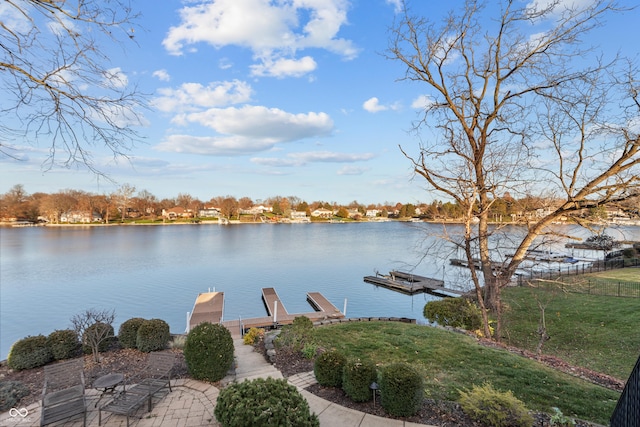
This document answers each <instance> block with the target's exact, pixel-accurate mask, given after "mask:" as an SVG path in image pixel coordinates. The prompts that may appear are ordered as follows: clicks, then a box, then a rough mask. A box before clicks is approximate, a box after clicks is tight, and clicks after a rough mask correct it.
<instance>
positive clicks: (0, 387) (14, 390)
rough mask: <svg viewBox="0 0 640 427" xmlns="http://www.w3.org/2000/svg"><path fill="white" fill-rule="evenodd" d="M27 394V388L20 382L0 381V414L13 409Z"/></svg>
mask: <svg viewBox="0 0 640 427" xmlns="http://www.w3.org/2000/svg"><path fill="white" fill-rule="evenodd" d="M28 394H29V388H28V387H27V386H26V385H24V384H23V383H21V382H20V381H13V380H7V381H0V412H4V411H8V410H9V409H11V408H14V407H15V406H16V404H17V403H18V402H20V399H22V398H23V397H25V396H26V395H28Z"/></svg>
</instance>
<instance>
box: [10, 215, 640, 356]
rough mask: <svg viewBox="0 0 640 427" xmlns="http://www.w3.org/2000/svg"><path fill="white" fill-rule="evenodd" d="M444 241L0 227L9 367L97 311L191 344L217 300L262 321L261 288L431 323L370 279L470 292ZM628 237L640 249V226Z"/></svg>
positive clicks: (404, 235)
mask: <svg viewBox="0 0 640 427" xmlns="http://www.w3.org/2000/svg"><path fill="white" fill-rule="evenodd" d="M454 229H455V226H454ZM441 232H442V226H440V225H436V224H425V223H399V222H384V223H348V224H255V225H253V224H243V225H231V226H220V225H217V224H212V225H204V224H203V225H175V226H113V227H82V226H78V227H27V228H6V227H5V228H0V360H2V359H5V358H6V356H7V354H8V352H9V349H10V347H11V345H12V343H13V342H15V341H16V340H18V339H20V338H23V337H25V336H28V335H38V334H43V335H48V334H49V333H51V332H52V331H54V330H56V329H65V328H68V327H70V318H71V317H72V316H73V315H75V314H78V313H81V312H83V311H84V310H86V309H90V308H96V309H109V310H110V309H114V310H115V313H116V322H115V324H114V327H115V329H116V331H117V330H118V327H119V325H120V323H122V322H124V321H125V320H127V319H129V318H132V317H144V318H148V319H150V318H160V319H163V320H165V321H166V322H167V323H169V325H170V328H171V332H174V333H181V332H183V331H184V330H185V326H186V313H187V312H188V311H190V310H191V309H192V308H193V303H194V301H195V298H196V296H197V295H198V293H199V292H205V291H207V290H209V289H211V290H214V289H215V290H216V291H224V293H225V308H224V319H225V320H230V319H237V318H238V317H240V316H241V317H242V318H247V317H257V316H264V315H265V308H264V305H263V302H262V298H261V292H260V289H261V288H263V287H274V288H275V289H276V290H277V291H278V293H279V295H280V297H281V299H282V301H283V304H284V305H285V307H286V308H287V310H288V311H289V313H304V312H309V311H311V308H310V306H309V305H308V303H307V302H306V293H307V292H311V291H319V292H321V293H322V294H323V295H324V296H325V297H327V298H328V299H329V300H330V301H331V302H332V303H333V304H334V305H336V306H337V307H338V308H339V309H341V310H342V309H343V308H344V304H345V299H346V301H347V316H349V317H358V316H395V317H411V318H416V319H418V320H419V321H422V320H423V317H422V309H423V307H424V304H425V303H426V302H427V301H429V300H431V299H434V297H432V296H429V295H427V294H419V295H414V296H408V295H404V294H400V293H396V292H393V291H390V290H387V289H382V288H377V287H375V286H373V285H370V284H367V283H364V282H363V277H364V276H367V275H373V274H374V271H375V270H379V271H380V272H381V273H387V272H388V271H389V270H392V269H400V270H411V269H413V271H414V273H416V274H420V275H424V276H428V277H434V278H438V279H444V280H445V281H446V285H447V286H449V287H457V288H465V287H466V286H468V283H469V280H468V277H467V275H466V271H465V270H463V269H459V268H457V267H451V266H449V265H448V261H447V258H448V257H451V256H452V253H451V251H450V250H447V249H446V248H441V247H440V248H438V247H435V246H433V244H432V243H433V241H434V240H435V238H434V237H429V235H430V234H436V233H441ZM610 234H612V233H610ZM624 238H627V239H634V238H635V240H640V227H630V228H628V230H625V231H624ZM425 253H426V254H427V255H426V256H425Z"/></svg>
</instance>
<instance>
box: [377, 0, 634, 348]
mask: <svg viewBox="0 0 640 427" xmlns="http://www.w3.org/2000/svg"><path fill="white" fill-rule="evenodd" d="M563 4H564V2H560V1H554V2H550V3H548V4H547V5H546V6H539V3H535V2H532V3H531V4H529V5H524V3H521V2H518V1H515V0H504V1H501V2H499V3H498V4H497V5H496V4H495V3H493V2H486V3H481V2H478V1H474V0H467V1H466V2H465V6H464V8H463V9H462V10H461V11H460V12H459V13H456V12H451V13H450V14H449V15H448V16H447V17H446V18H445V19H444V20H443V22H442V23H440V24H437V23H434V22H430V21H428V20H427V19H424V18H421V17H416V16H413V15H412V13H411V11H410V9H409V7H408V6H407V4H406V3H405V8H404V14H403V15H402V18H401V20H400V22H398V24H397V25H396V26H395V27H394V28H393V30H392V31H393V32H392V38H391V40H390V45H389V50H388V57H389V58H390V59H393V60H397V61H400V62H401V63H402V64H403V65H404V66H405V67H406V74H405V76H404V77H403V80H409V81H414V82H418V83H420V84H423V88H424V91H425V93H426V95H427V96H426V97H425V98H424V114H423V115H422V116H421V117H420V120H419V121H418V122H417V123H415V125H414V130H415V131H416V132H417V133H418V134H420V135H422V134H423V131H427V132H428V137H425V138H423V140H422V142H421V143H420V146H419V151H418V153H417V154H410V153H409V151H408V150H406V149H404V148H402V147H400V149H401V150H402V152H403V154H404V155H405V156H406V157H407V158H408V159H409V160H410V162H411V163H412V165H413V169H414V172H415V173H416V175H417V176H419V177H421V178H423V179H424V180H425V181H426V183H427V186H428V188H429V189H431V190H434V191H435V192H436V193H438V194H439V195H441V196H444V197H445V198H446V199H449V200H454V201H455V202H456V204H457V205H458V206H459V207H460V208H461V209H462V210H463V218H464V232H463V233H462V235H461V236H458V237H455V238H452V241H453V243H454V244H456V245H458V246H459V247H460V248H461V249H462V250H463V251H464V253H465V255H466V257H467V260H468V265H469V266H470V269H469V271H470V274H471V279H472V281H473V283H474V285H475V289H476V295H477V297H478V300H479V303H480V305H481V308H483V309H484V310H483V313H484V329H485V331H484V332H485V335H486V336H489V333H490V329H489V318H488V315H487V310H486V309H491V310H493V312H494V314H495V315H496V317H497V326H496V329H495V338H496V339H500V336H501V296H500V291H501V289H502V288H503V287H504V286H506V285H507V284H508V283H509V282H510V279H511V277H512V276H513V274H514V272H515V270H516V268H517V267H518V266H519V265H520V263H521V262H522V260H523V259H524V258H525V256H526V252H527V250H528V249H530V248H531V247H532V245H534V244H537V242H540V241H541V240H544V239H543V238H545V237H550V236H551V235H552V234H553V233H552V231H551V230H550V228H549V226H550V225H551V224H552V222H553V221H554V220H557V219H558V218H560V217H562V216H565V215H567V214H570V213H572V212H575V211H578V210H581V209H585V208H590V207H594V206H600V205H606V204H609V203H613V202H619V201H624V200H626V199H628V198H630V197H633V196H634V195H637V194H638V193H639V192H640V190H639V187H640V177H639V165H640V155H639V149H640V138H639V136H638V133H637V127H635V128H634V126H633V123H634V120H636V121H637V118H638V115H639V113H640V104H639V103H638V92H639V86H640V85H639V83H638V80H637V79H636V76H637V75H638V74H637V70H636V69H635V68H634V66H633V65H632V64H629V66H628V67H627V68H626V69H625V70H623V69H622V68H620V66H622V65H623V61H622V60H621V59H619V58H615V59H613V60H612V61H611V62H609V63H604V62H602V60H601V58H600V57H597V56H594V55H595V53H594V52H592V51H591V50H590V49H588V48H585V47H584V46H583V45H582V44H581V41H580V38H581V36H583V35H585V34H586V33H588V32H590V31H591V30H593V29H594V28H596V27H598V26H599V25H601V23H602V20H603V19H604V18H605V17H606V16H607V15H608V14H610V13H612V12H621V11H622V9H621V8H619V7H618V6H617V4H616V3H615V2H613V1H610V0H595V1H593V2H589V4H588V5H586V6H585V5H582V4H580V5H578V4H577V3H576V5H574V6H571V7H565V6H563ZM538 26H539V27H540V29H539V28H538ZM591 57H593V60H591V61H590V58H591ZM582 64H586V65H584V66H582ZM626 64H628V63H626ZM626 64H625V65H626ZM622 71H625V72H622ZM621 105H622V108H621V107H620V106H621ZM634 129H635V130H634ZM427 132H424V134H426V133H427ZM507 192H509V193H510V194H511V195H512V196H517V195H525V194H526V195H536V194H541V195H542V194H544V195H545V198H546V197H547V196H549V195H551V196H552V198H553V199H555V200H559V203H557V204H556V205H554V207H553V208H552V209H551V210H550V211H549V212H547V213H545V214H543V215H542V216H540V217H532V218H527V217H522V218H521V219H520V220H522V221H523V222H526V223H525V224H524V225H525V226H524V227H523V228H522V230H523V231H522V235H521V236H518V237H517V240H513V241H511V242H509V246H510V251H514V252H512V253H513V256H512V257H503V259H502V260H501V261H503V263H502V266H501V267H499V268H496V264H495V263H494V262H492V261H493V260H492V259H491V256H492V255H493V256H495V254H496V253H497V254H501V251H502V250H503V249H504V247H501V245H504V244H505V243H504V242H502V241H500V240H499V239H498V238H497V236H499V235H500V234H499V233H501V231H502V230H501V228H500V227H489V220H490V215H489V213H490V210H491V207H492V205H493V203H494V202H495V201H496V200H498V199H499V198H501V197H503V196H504V195H505V193H507ZM513 218H518V216H517V215H515V214H514V215H513ZM503 236H507V234H506V233H504V234H503ZM536 239H537V240H536ZM502 255H504V253H502ZM477 258H479V259H480V262H481V271H480V272H476V270H475V269H474V268H473V265H474V260H475V259H477Z"/></svg>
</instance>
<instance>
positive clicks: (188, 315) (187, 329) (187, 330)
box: [184, 311, 191, 334]
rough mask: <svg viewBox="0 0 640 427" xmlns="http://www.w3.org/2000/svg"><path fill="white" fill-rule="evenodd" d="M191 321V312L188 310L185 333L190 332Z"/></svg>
mask: <svg viewBox="0 0 640 427" xmlns="http://www.w3.org/2000/svg"><path fill="white" fill-rule="evenodd" d="M190 321H191V313H190V312H188V311H187V328H186V329H185V331H184V332H185V333H187V334H188V333H189V322H190Z"/></svg>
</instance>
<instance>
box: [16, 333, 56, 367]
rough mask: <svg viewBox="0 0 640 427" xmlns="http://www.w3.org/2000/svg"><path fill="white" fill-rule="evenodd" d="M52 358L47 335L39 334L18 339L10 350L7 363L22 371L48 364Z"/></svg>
mask: <svg viewBox="0 0 640 427" xmlns="http://www.w3.org/2000/svg"><path fill="white" fill-rule="evenodd" d="M52 360H53V356H52V355H51V350H50V349H49V347H48V346H47V337H45V336H44V335H37V336H35V337H31V336H29V337H26V338H22V339H21V340H18V341H16V342H15V343H14V344H13V345H12V346H11V350H9V357H8V358H7V365H8V366H9V367H10V368H11V369H15V370H16V371H21V370H23V369H32V368H36V367H38V366H43V365H46V364H47V363H49V362H51V361H52Z"/></svg>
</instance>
